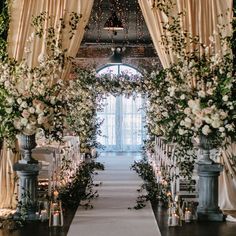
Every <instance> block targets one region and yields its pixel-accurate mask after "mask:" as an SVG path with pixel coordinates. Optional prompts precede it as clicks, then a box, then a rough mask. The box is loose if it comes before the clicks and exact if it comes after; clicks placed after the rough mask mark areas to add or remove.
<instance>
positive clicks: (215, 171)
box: [197, 163, 224, 221]
mask: <svg viewBox="0 0 236 236" xmlns="http://www.w3.org/2000/svg"><path fill="white" fill-rule="evenodd" d="M222 170H223V166H222V165H221V164H219V163H213V164H200V163H199V164H198V175H199V186H198V188H199V189H198V190H199V205H198V208H197V214H198V220H200V221H223V219H224V216H223V214H222V212H221V210H220V209H219V207H218V176H219V175H220V172H221V171H222Z"/></svg>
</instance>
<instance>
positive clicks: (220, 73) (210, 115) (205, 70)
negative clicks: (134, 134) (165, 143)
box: [148, 21, 236, 146]
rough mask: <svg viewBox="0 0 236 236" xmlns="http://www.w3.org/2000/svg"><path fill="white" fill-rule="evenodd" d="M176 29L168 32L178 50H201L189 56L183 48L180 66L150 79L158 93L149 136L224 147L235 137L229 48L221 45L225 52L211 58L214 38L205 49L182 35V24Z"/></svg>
mask: <svg viewBox="0 0 236 236" xmlns="http://www.w3.org/2000/svg"><path fill="white" fill-rule="evenodd" d="M173 24H175V25H174V26H175V27H173V25H172V26H170V27H169V28H167V30H169V33H170V34H171V35H172V38H175V39H176V41H177V42H176V44H178V45H181V44H179V43H180V42H186V41H187V40H190V41H191V42H192V43H194V44H196V45H198V48H199V49H196V50H195V51H193V52H186V50H185V48H184V47H185V44H184V43H183V44H182V45H183V48H179V47H178V48H175V47H174V48H173V50H174V53H175V55H176V62H175V63H172V65H171V66H170V67H169V68H167V69H163V70H161V71H155V70H154V71H153V72H152V73H151V75H150V81H152V87H154V88H155V89H153V91H154V92H153V94H151V96H150V106H149V107H148V120H149V123H151V130H152V132H153V134H155V135H158V136H159V135H162V136H164V137H166V138H167V139H168V140H169V141H173V142H177V143H179V144H181V145H188V146H192V143H193V139H195V141H198V139H199V137H200V136H201V135H204V136H207V137H209V138H210V139H211V140H212V142H213V144H214V145H221V144H223V142H222V141H224V140H225V138H226V137H232V138H233V137H234V136H235V128H236V127H235V117H236V114H235V105H236V102H235V84H236V80H235V75H234V73H233V57H232V53H231V50H230V47H229V46H228V45H227V41H225V40H222V42H221V43H222V47H223V48H226V49H227V50H224V52H222V53H221V54H220V52H215V53H212V54H210V52H213V51H214V44H215V42H214V39H213V37H212V38H210V40H211V45H209V46H208V47H206V46H205V45H201V44H200V43H199V41H198V40H197V39H196V38H191V37H190V36H189V35H188V34H187V36H186V34H185V35H181V34H179V25H178V24H179V22H178V21H174V23H173ZM176 24H177V26H176ZM163 41H164V44H166V45H168V42H167V41H165V39H163ZM176 44H175V45H176ZM201 52H202V53H201ZM151 121H153V122H151Z"/></svg>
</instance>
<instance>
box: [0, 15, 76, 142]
mask: <svg viewBox="0 0 236 236" xmlns="http://www.w3.org/2000/svg"><path fill="white" fill-rule="evenodd" d="M75 14H76V13H73V14H72V13H71V19H70V20H69V22H67V23H68V25H69V26H68V27H71V31H70V33H71V34H72V36H73V32H74V30H75V29H76V25H77V23H78V20H79V18H80V17H79V16H77V17H76V15H75ZM46 15H47V14H46V12H43V13H41V14H40V15H38V16H36V17H34V18H33V20H32V25H33V26H34V28H35V32H34V33H32V35H31V36H30V37H29V39H28V45H27V48H26V49H25V52H26V55H29V54H31V50H30V48H31V43H32V42H33V40H34V39H35V37H43V35H46V37H45V38H44V40H45V42H44V44H45V50H44V52H43V53H42V54H40V55H39V57H38V65H37V66H35V67H33V68H32V67H30V66H29V65H28V63H27V60H26V59H24V60H23V61H22V62H16V61H14V60H12V59H10V58H9V59H8V60H6V61H4V62H3V61H1V62H0V73H1V75H0V95H1V99H0V102H1V114H0V116H1V117H0V118H1V131H2V132H1V135H2V136H3V137H5V138H8V139H14V138H15V136H16V134H25V135H32V134H35V133H36V132H37V131H38V130H39V129H42V130H43V131H44V133H45V135H46V136H47V137H50V138H54V139H57V140H60V138H61V137H62V134H63V131H64V129H65V128H66V122H65V117H66V111H67V109H68V96H67V94H66V93H65V90H66V88H67V84H68V82H66V81H65V80H62V79H61V77H62V73H63V69H64V67H65V65H66V64H67V62H68V61H69V58H68V57H67V56H66V49H63V48H62V41H61V37H60V34H61V32H62V30H63V29H64V28H65V27H66V26H67V24H66V23H65V22H64V21H63V19H61V20H60V22H59V23H60V24H61V25H60V26H56V28H54V27H49V28H48V29H46V30H44V29H43V25H44V24H43V23H44V21H45V20H46V19H47V16H46ZM49 18H50V16H49ZM58 29H60V30H58ZM26 57H27V56H26Z"/></svg>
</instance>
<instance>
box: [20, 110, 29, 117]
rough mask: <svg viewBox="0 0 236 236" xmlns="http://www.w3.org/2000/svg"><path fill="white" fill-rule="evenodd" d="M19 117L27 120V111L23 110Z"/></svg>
mask: <svg viewBox="0 0 236 236" xmlns="http://www.w3.org/2000/svg"><path fill="white" fill-rule="evenodd" d="M21 115H22V116H23V117H24V118H26V119H27V118H29V116H30V113H29V112H28V110H26V109H24V110H23V111H22V113H21Z"/></svg>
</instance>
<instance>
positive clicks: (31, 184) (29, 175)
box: [13, 162, 41, 220]
mask: <svg viewBox="0 0 236 236" xmlns="http://www.w3.org/2000/svg"><path fill="white" fill-rule="evenodd" d="M13 168H14V170H15V171H16V172H17V175H18V177H19V192H18V208H17V213H16V218H17V215H23V214H24V215H26V218H27V219H28V220H36V218H37V216H36V215H35V212H36V210H37V208H36V207H37V185H38V179H37V176H38V172H39V170H40V168H41V165H40V164H37V163H35V164H24V163H20V162H18V163H16V164H14V167H13Z"/></svg>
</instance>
